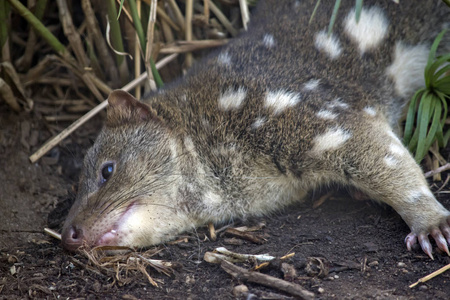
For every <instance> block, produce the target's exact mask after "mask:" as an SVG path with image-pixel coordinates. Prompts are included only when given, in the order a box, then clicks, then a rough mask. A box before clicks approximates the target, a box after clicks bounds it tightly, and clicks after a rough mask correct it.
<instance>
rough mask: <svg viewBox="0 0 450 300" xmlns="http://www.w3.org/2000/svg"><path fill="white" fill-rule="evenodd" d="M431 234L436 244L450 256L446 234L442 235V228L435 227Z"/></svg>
mask: <svg viewBox="0 0 450 300" xmlns="http://www.w3.org/2000/svg"><path fill="white" fill-rule="evenodd" d="M431 236H432V237H433V238H434V240H435V241H436V245H437V246H438V248H439V249H441V250H442V251H444V252H445V253H447V255H449V256H450V253H449V252H448V246H447V241H446V240H445V238H444V236H443V235H442V232H441V230H439V229H433V230H432V231H431Z"/></svg>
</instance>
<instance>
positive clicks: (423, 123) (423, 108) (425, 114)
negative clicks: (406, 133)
mask: <svg viewBox="0 0 450 300" xmlns="http://www.w3.org/2000/svg"><path fill="white" fill-rule="evenodd" d="M428 95H429V92H428V91H425V92H424V93H423V96H422V99H421V100H420V105H419V113H418V120H419V123H418V125H417V127H418V129H419V136H418V141H417V149H416V156H415V159H416V161H417V162H420V160H421V159H422V158H423V157H424V156H425V140H426V137H427V132H428V123H429V122H430V107H431V103H430V101H429V97H428Z"/></svg>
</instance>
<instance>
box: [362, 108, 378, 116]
mask: <svg viewBox="0 0 450 300" xmlns="http://www.w3.org/2000/svg"><path fill="white" fill-rule="evenodd" d="M364 112H365V113H366V114H368V115H369V116H372V117H375V115H376V114H377V112H376V110H375V109H374V108H373V107H370V106H366V107H364Z"/></svg>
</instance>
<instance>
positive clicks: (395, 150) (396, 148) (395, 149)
mask: <svg viewBox="0 0 450 300" xmlns="http://www.w3.org/2000/svg"><path fill="white" fill-rule="evenodd" d="M389 152H391V153H392V154H396V155H405V153H406V150H405V148H403V147H402V146H400V145H397V144H390V145H389Z"/></svg>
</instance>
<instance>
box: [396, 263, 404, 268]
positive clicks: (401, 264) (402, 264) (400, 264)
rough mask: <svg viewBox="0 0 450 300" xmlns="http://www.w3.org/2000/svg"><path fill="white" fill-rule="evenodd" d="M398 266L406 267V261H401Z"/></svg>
mask: <svg viewBox="0 0 450 300" xmlns="http://www.w3.org/2000/svg"><path fill="white" fill-rule="evenodd" d="M397 267H399V268H404V267H406V264H405V263H404V262H399V263H398V264H397Z"/></svg>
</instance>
